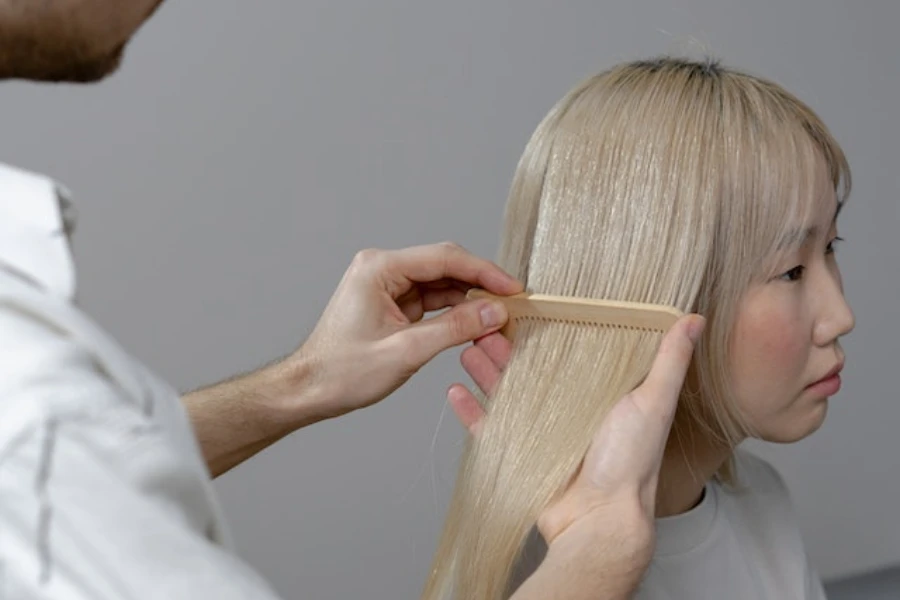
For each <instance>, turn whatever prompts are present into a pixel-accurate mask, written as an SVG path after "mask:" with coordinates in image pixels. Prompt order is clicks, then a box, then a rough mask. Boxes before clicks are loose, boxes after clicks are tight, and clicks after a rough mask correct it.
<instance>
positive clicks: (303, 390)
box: [184, 244, 522, 476]
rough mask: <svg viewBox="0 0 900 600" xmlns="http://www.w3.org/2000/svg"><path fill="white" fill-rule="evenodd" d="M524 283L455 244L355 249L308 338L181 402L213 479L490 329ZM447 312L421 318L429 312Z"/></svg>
mask: <svg viewBox="0 0 900 600" xmlns="http://www.w3.org/2000/svg"><path fill="white" fill-rule="evenodd" d="M475 286H477V287H480V288H484V289H486V290H488V291H490V292H493V293H495V294H498V295H508V294H515V293H517V292H520V291H522V285H521V284H520V283H519V282H517V281H515V280H514V279H512V278H511V277H510V276H509V275H507V274H506V273H504V272H503V271H502V270H501V269H500V268H499V267H497V266H496V265H494V264H493V263H491V262H489V261H486V260H482V259H480V258H476V257H475V256H472V255H471V254H469V253H468V252H466V251H465V250H463V249H462V248H460V247H459V246H456V245H454V244H435V245H431V246H420V247H416V248H407V249H404V250H365V251H363V252H360V253H359V254H358V255H357V256H356V258H355V259H354V260H353V263H352V264H351V265H350V268H349V269H347V272H346V273H345V274H344V277H343V279H342V280H341V283H340V285H339V286H338V288H337V291H335V293H334V295H333V296H332V298H331V301H330V302H329V303H328V306H327V307H326V308H325V312H324V314H323V315H322V318H321V319H320V320H319V322H318V324H317V325H316V327H315V329H314V330H313V332H312V334H311V335H310V336H309V339H308V340H307V341H306V343H304V344H303V346H301V347H300V349H298V350H297V351H296V352H294V353H293V354H292V355H290V356H289V357H287V358H286V359H284V360H282V361H279V362H277V363H275V364H273V365H270V366H268V367H264V368H262V369H259V370H258V371H256V372H254V373H250V374H249V375H244V376H242V377H238V378H235V379H232V380H229V381H226V382H223V383H220V384H218V385H214V386H211V387H208V388H204V389H201V390H198V391H196V392H193V393H191V394H188V395H186V396H185V397H184V402H185V405H186V407H187V409H188V413H189V414H190V416H191V421H192V423H193V425H194V431H195V432H196V434H197V438H198V439H199V440H200V445H201V447H202V449H203V454H204V456H205V457H206V461H207V464H208V465H209V469H210V472H211V473H212V474H213V475H214V476H218V475H220V474H222V473H224V472H226V471H228V470H229V469H231V468H232V467H234V466H235V465H237V464H239V463H241V462H243V461H244V460H246V459H247V458H249V457H251V456H253V455H254V454H256V453H257V452H259V451H261V450H263V449H264V448H266V447H267V446H269V445H271V444H272V443H274V442H276V441H277V440H279V439H280V438H282V437H284V436H285V435H288V434H290V433H291V432H293V431H295V430H297V429H299V428H301V427H304V426H306V425H310V424H312V423H315V422H317V421H321V420H322V419H326V418H330V417H336V416H339V415H342V414H345V413H347V412H350V411H352V410H355V409H358V408H362V407H364V406H369V405H370V404H374V403H376V402H378V401H379V400H381V399H383V398H385V397H386V396H387V395H389V394H390V393H391V392H393V391H394V390H396V389H397V388H398V387H400V385H402V384H403V382H405V381H406V380H407V379H409V378H410V377H411V376H412V375H413V374H414V373H415V372H416V371H418V370H419V368H421V367H422V366H423V365H424V364H425V363H427V362H428V361H429V360H431V359H432V358H433V357H434V356H435V355H436V354H438V353H439V352H441V351H442V350H445V349H447V348H450V347H451V346H456V345H459V344H463V343H465V342H469V341H472V340H474V339H476V338H478V337H480V336H483V335H485V334H488V333H490V332H492V331H497V330H498V329H500V327H502V326H503V325H504V324H505V323H506V318H507V317H506V310H505V308H504V307H503V305H502V304H498V303H493V302H488V301H484V300H479V301H467V300H466V292H467V291H468V290H469V289H470V288H472V287H475ZM445 308H449V309H450V310H448V311H446V312H444V313H443V314H441V315H439V316H436V317H433V318H429V319H425V318H424V317H425V314H426V313H428V312H430V311H435V310H440V309H445Z"/></svg>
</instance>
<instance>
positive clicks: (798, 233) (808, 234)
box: [778, 202, 844, 250]
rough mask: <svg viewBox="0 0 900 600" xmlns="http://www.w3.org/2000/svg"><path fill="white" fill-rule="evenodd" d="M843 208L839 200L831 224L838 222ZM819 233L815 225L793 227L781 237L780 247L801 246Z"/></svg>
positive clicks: (782, 248)
mask: <svg viewBox="0 0 900 600" xmlns="http://www.w3.org/2000/svg"><path fill="white" fill-rule="evenodd" d="M842 208H844V203H843V202H838V205H837V208H836V209H835V211H834V216H833V217H832V218H831V225H834V224H835V223H836V222H837V218H838V215H840V214H841V209H842ZM818 233H819V228H818V227H816V226H815V225H813V226H812V227H807V228H806V229H792V230H791V231H789V232H788V233H787V234H786V235H785V236H784V237H783V238H781V241H780V242H778V249H779V250H784V249H785V248H800V247H802V246H803V245H804V244H806V243H807V242H808V241H809V240H810V239H812V238H814V237H816V235H818Z"/></svg>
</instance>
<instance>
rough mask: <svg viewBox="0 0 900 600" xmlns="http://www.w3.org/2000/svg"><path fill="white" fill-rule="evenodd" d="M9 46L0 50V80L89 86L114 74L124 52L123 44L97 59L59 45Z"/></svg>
mask: <svg viewBox="0 0 900 600" xmlns="http://www.w3.org/2000/svg"><path fill="white" fill-rule="evenodd" d="M13 44H14V45H13V47H11V48H3V49H0V78H8V79H30V80H34V81H48V82H71V83H90V82H94V81H99V80H101V79H103V78H104V77H106V76H107V75H110V74H112V73H114V72H115V71H116V70H117V69H118V68H119V65H121V63H122V56H123V54H124V52H125V44H123V45H121V46H119V47H118V48H116V49H115V50H113V51H112V52H109V53H107V54H105V55H100V56H90V55H87V54H85V53H84V52H81V51H79V50H80V49H78V48H71V47H68V48H67V47H65V46H63V45H56V46H53V47H47V46H46V45H45V44H41V43H40V42H37V41H35V42H30V43H28V42H26V43H21V42H20V43H15V42H13Z"/></svg>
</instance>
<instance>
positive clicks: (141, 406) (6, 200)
mask: <svg viewBox="0 0 900 600" xmlns="http://www.w3.org/2000/svg"><path fill="white" fill-rule="evenodd" d="M159 4H160V0H133V1H131V2H120V1H117V0H53V1H49V2H28V1H25V0H0V77H3V78H25V79H32V80H38V81H81V82H89V81H96V80H100V79H102V78H103V77H105V76H106V75H108V74H110V73H112V72H113V71H115V69H116V68H117V67H118V65H119V63H120V60H121V57H122V54H123V52H124V49H125V47H126V46H127V43H128V41H129V39H130V38H131V36H132V35H133V34H134V33H135V31H136V30H137V29H138V28H139V27H140V26H141V24H142V23H143V22H144V21H145V20H146V19H147V18H148V17H149V16H150V15H152V14H153V12H154V11H155V9H156V8H157V7H158V6H159ZM68 204H69V199H68V197H67V194H66V192H65V191H64V190H63V189H61V188H60V187H59V186H57V185H56V184H55V183H54V182H52V181H50V180H49V179H46V178H44V177H42V176H38V175H34V174H30V173H26V172H24V171H20V170H17V169H14V168H12V167H6V166H0V532H2V535H0V592H2V595H3V597H11V598H52V599H63V598H64V599H88V598H91V599H95V598H96V599H106V598H110V599H112V598H116V599H122V598H135V599H138V598H140V599H144V598H167V599H181V598H191V599H196V598H217V599H226V598H241V599H245V598H254V599H265V598H274V597H275V596H274V593H273V592H272V590H271V588H270V587H269V586H267V584H266V583H265V582H264V581H262V579H261V578H260V577H259V575H257V574H256V573H255V572H254V571H253V570H252V569H251V568H250V567H249V566H247V565H246V564H244V563H242V562H241V561H240V560H239V559H238V558H237V557H236V556H235V555H233V554H232V553H231V552H230V551H229V545H230V540H229V534H228V529H227V526H226V525H225V523H224V520H223V518H222V516H221V512H220V510H219V507H218V504H217V501H216V498H215V494H214V492H213V489H212V486H211V484H210V479H209V478H210V475H212V476H217V475H219V474H221V473H223V472H225V471H227V470H228V469H230V468H232V467H234V466H235V465H237V464H239V463H240V462H242V461H243V460H246V459H247V458H248V457H250V456H252V455H253V454H255V453H257V452H259V451H260V450H262V449H264V448H266V447H267V446H269V445H270V444H272V443H274V442H275V441H277V440H279V439H281V438H282V437H284V436H286V435H288V434H290V433H292V432H293V431H296V430H297V429H300V428H302V427H305V426H307V425H310V424H313V423H315V422H317V421H320V420H323V419H328V418H334V417H337V416H340V415H343V414H345V413H348V412H351V411H354V410H357V409H359V408H363V407H366V406H368V405H371V404H374V403H376V402H378V401H380V400H381V399H383V398H385V397H386V396H388V395H389V394H390V393H392V392H393V391H394V390H396V389H397V388H398V387H399V386H400V385H402V384H403V383H404V382H405V381H406V380H407V379H408V378H409V377H410V376H411V375H412V374H413V373H415V372H416V371H417V370H418V369H419V368H420V367H421V366H422V365H424V364H425V363H426V362H428V361H429V360H430V359H431V358H433V357H434V356H435V355H436V354H438V353H439V352H441V351H443V350H445V349H447V348H450V347H452V346H456V345H458V344H461V343H464V342H467V341H471V340H476V339H478V340H480V341H479V342H478V344H477V345H476V346H473V347H472V348H470V350H468V351H467V353H466V354H465V363H466V368H467V370H469V372H470V373H471V374H472V375H473V377H474V379H475V381H476V383H478V384H479V385H480V386H481V387H482V388H484V389H486V390H489V389H490V387H491V386H492V385H493V383H494V382H495V381H496V379H497V377H499V368H498V367H497V365H502V364H504V362H505V359H506V357H505V354H507V353H508V351H509V346H508V344H507V343H505V340H503V338H502V337H501V336H499V334H496V333H495V332H496V331H497V330H498V329H499V328H500V327H501V326H502V325H503V323H504V322H505V320H506V318H507V315H506V312H505V310H504V308H503V306H502V305H497V304H492V303H486V302H466V301H465V295H464V290H465V289H467V288H468V287H472V286H478V287H482V288H485V289H487V290H490V291H493V292H495V293H497V294H501V295H508V294H513V293H516V292H519V291H521V289H522V287H521V284H520V283H518V282H516V281H513V280H512V279H511V278H509V276H508V275H506V274H504V273H503V272H502V271H501V270H500V269H499V268H497V267H496V266H495V265H493V264H491V263H489V262H487V261H484V260H481V259H478V258H476V257H473V256H471V255H470V254H468V253H467V252H465V251H464V250H463V249H461V248H459V247H457V246H454V245H452V244H438V245H432V246H423V247H417V248H407V249H403V250H395V251H376V250H369V251H364V252H361V253H360V254H359V255H358V256H357V257H356V258H355V259H354V261H353V263H352V264H351V265H350V267H349V269H348V270H347V272H346V274H345V276H344V278H343V280H342V281H341V283H340V285H339V286H338V289H337V291H336V292H335V295H334V297H333V298H332V301H331V302H330V303H329V305H328V307H327V308H326V310H325V313H324V314H323V316H322V318H321V320H320V321H319V322H318V324H317V326H316V327H315V329H314V331H313V333H312V334H311V335H310V337H309V339H308V340H306V341H305V342H304V343H303V344H302V345H301V346H300V348H299V349H298V350H297V351H296V352H294V353H292V354H291V355H290V356H288V357H286V358H284V359H283V360H281V361H279V362H277V363H274V364H272V365H270V366H268V367H265V368H263V369H260V370H259V371H256V372H255V373H251V374H250V375H247V376H243V377H240V378H236V379H233V380H229V381H226V382H224V383H221V384H219V385H216V386H212V387H210V388H207V389H203V390H199V391H197V392H194V393H191V394H188V395H187V396H185V397H184V398H179V397H178V395H177V394H176V392H175V391H174V390H173V389H172V388H170V387H169V386H167V385H166V384H165V383H163V382H162V381H160V380H159V379H158V378H157V377H155V376H154V375H152V374H151V373H149V372H148V371H147V370H146V369H145V368H143V367H142V366H141V365H139V364H138V363H137V362H136V361H135V360H134V359H132V358H131V357H129V356H128V355H127V354H126V353H125V352H124V351H123V350H122V349H120V348H119V347H118V346H117V345H116V344H115V342H113V341H112V340H110V339H109V338H108V337H107V336H106V335H105V334H104V333H103V332H102V331H101V330H100V329H99V328H98V327H97V326H96V325H95V324H94V323H93V322H92V321H90V320H89V319H88V318H87V317H86V316H85V315H84V314H83V313H82V312H81V311H80V310H79V309H78V307H77V306H76V305H75V303H74V301H73V297H74V289H75V277H74V268H73V265H72V259H71V255H70V253H69V246H68V236H69V233H70V232H71V229H72V223H71V220H70V219H69V218H68V215H67V211H66V208H67V206H68ZM447 307H451V308H450V310H449V311H447V312H446V313H444V314H442V315H441V316H439V317H435V318H429V319H424V318H423V317H424V316H425V313H427V312H430V311H433V310H437V309H441V308H447ZM702 326H703V323H702V320H701V319H699V318H696V317H686V318H685V319H683V320H682V321H680V322H679V323H678V324H677V325H676V326H675V327H674V328H673V330H672V331H671V332H670V334H669V335H668V336H667V337H666V338H665V340H664V342H663V344H662V347H661V349H660V353H659V356H658V359H657V361H656V364H655V365H654V368H653V370H652V372H651V373H650V375H649V376H648V378H647V379H646V381H645V383H644V384H643V385H642V386H641V387H640V388H638V389H637V390H635V391H634V392H633V393H632V394H629V395H628V396H627V397H626V398H624V399H623V400H622V402H620V403H619V404H618V405H617V406H616V408H615V409H614V410H613V411H612V414H611V415H610V418H609V419H608V420H607V422H606V423H605V424H604V426H603V428H602V429H601V430H600V431H599V432H598V433H597V436H596V439H595V441H594V444H593V445H592V447H591V449H590V450H589V451H588V454H587V456H586V457H585V462H584V465H583V468H582V471H581V473H580V474H579V476H578V477H577V478H576V480H575V481H574V482H573V484H572V486H571V487H570V488H569V489H568V490H567V492H566V493H565V494H564V496H563V497H562V498H561V500H560V501H559V502H557V503H556V504H554V505H553V506H551V507H550V508H548V510H547V511H545V513H544V514H543V515H542V516H541V519H540V521H539V528H540V529H541V532H542V534H543V535H544V536H545V538H546V540H547V542H548V544H549V550H548V554H547V558H546V559H545V561H544V563H543V564H542V566H541V567H540V568H539V569H538V570H537V571H536V572H535V574H534V575H533V576H532V577H531V578H530V579H529V580H528V581H527V582H526V583H525V584H524V585H523V587H522V588H521V589H520V590H519V591H518V592H517V593H516V595H515V598H518V599H527V598H548V597H553V598H572V599H575V598H625V597H628V595H629V594H630V593H631V591H632V590H633V589H634V587H635V586H636V585H637V583H638V581H639V579H640V576H641V573H642V572H643V570H644V569H645V568H646V566H647V564H648V563H649V560H650V556H651V555H652V549H653V537H654V533H653V505H654V496H655V489H656V479H657V474H658V469H659V464H660V460H661V456H662V449H663V446H664V442H665V439H666V437H667V434H668V430H669V427H670V425H671V420H672V415H673V413H674V406H675V401H676V398H677V395H678V390H679V389H680V387H681V383H682V381H683V378H684V373H685V371H686V369H687V365H688V363H689V361H690V356H691V353H692V350H693V343H694V341H695V340H696V339H697V337H698V336H699V333H700V331H701V329H702ZM490 334H493V335H490ZM449 396H450V401H451V404H452V405H453V407H454V410H455V411H456V413H457V415H458V416H459V418H460V419H461V421H462V422H463V423H464V424H465V425H467V426H468V427H469V429H470V430H471V431H472V433H473V434H474V435H478V429H479V422H480V419H481V415H482V413H481V408H480V407H479V406H478V404H477V402H476V401H475V399H474V397H473V396H472V395H471V394H469V393H468V392H467V391H466V390H465V389H464V388H462V387H461V386H454V387H453V388H451V390H450V392H449Z"/></svg>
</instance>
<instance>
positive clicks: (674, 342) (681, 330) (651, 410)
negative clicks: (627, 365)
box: [631, 315, 706, 425]
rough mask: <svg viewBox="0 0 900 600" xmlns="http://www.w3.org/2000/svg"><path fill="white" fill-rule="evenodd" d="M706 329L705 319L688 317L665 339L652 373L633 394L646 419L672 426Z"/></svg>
mask: <svg viewBox="0 0 900 600" xmlns="http://www.w3.org/2000/svg"><path fill="white" fill-rule="evenodd" d="M705 325H706V321H705V319H704V318H703V317H701V316H699V315H687V316H684V317H682V318H681V319H680V320H679V321H678V322H677V323H675V325H673V326H672V328H671V329H670V330H669V331H668V333H666V335H665V337H663V340H662V342H661V343H660V346H659V351H658V352H657V353H656V359H655V360H654V361H653V366H652V367H651V368H650V373H649V374H648V375H647V378H646V379H644V382H643V383H642V384H641V385H640V386H639V387H638V388H637V389H636V390H635V391H634V392H632V394H631V397H632V400H633V401H634V403H635V405H636V406H637V408H638V409H640V410H641V412H643V413H644V414H645V415H657V416H658V417H659V418H660V419H661V421H662V422H663V423H665V424H667V425H668V423H670V422H671V420H672V418H673V417H674V414H675V407H676V405H677V403H678V396H679V395H680V393H681V388H682V386H683V385H684V378H685V375H686V374H687V371H688V367H689V366H690V364H691V357H692V356H693V354H694V347H695V345H696V343H697V341H698V340H699V339H700V336H701V335H702V333H703V328H704V327H705Z"/></svg>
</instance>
